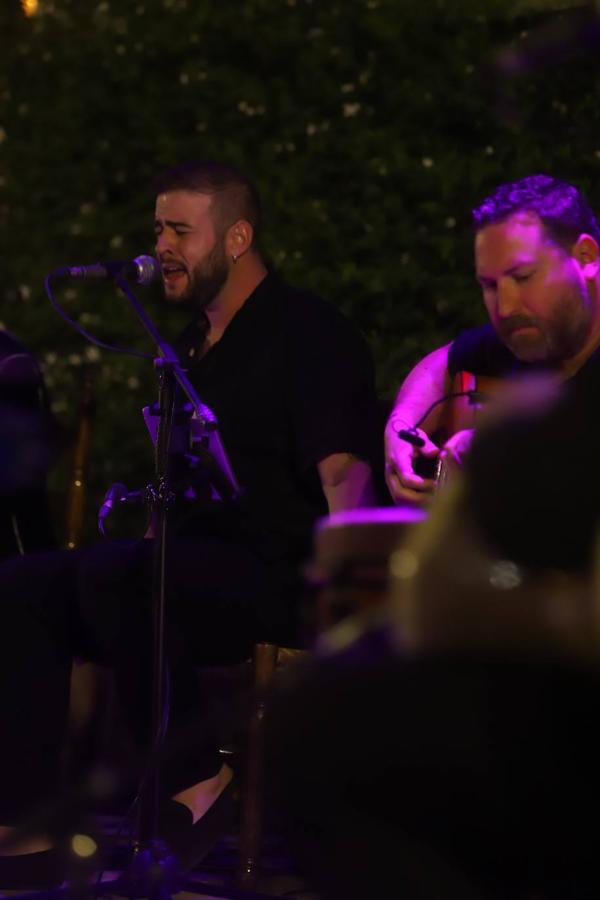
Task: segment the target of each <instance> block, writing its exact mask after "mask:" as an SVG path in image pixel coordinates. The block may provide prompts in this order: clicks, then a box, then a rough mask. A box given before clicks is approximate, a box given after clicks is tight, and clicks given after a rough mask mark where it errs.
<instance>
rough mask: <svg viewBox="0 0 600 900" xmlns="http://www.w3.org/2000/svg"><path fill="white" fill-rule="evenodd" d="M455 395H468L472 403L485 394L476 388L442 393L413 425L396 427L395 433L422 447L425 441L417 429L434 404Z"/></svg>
mask: <svg viewBox="0 0 600 900" xmlns="http://www.w3.org/2000/svg"><path fill="white" fill-rule="evenodd" d="M457 397H468V398H469V400H470V401H471V403H472V404H475V403H480V402H481V401H482V400H484V399H485V395H484V394H482V393H481V391H477V390H471V391H453V392H452V393H450V394H444V396H443V397H439V398H438V399H437V400H434V401H433V403H432V404H431V405H430V406H429V407H428V408H427V409H426V410H425V412H424V413H423V415H422V416H421V418H420V419H419V420H418V421H417V422H416V423H415V424H414V425H411V426H410V428H400V429H398V431H397V432H396V434H397V435H398V437H399V438H401V439H402V440H403V441H406V442H407V443H409V444H412V445H413V447H423V446H424V445H425V441H424V439H423V438H422V437H421V436H420V435H419V434H417V430H418V429H419V428H420V427H421V425H422V424H423V422H424V421H425V419H426V418H427V416H428V415H429V414H430V413H431V412H432V411H433V410H434V409H435V408H436V406H439V405H440V403H445V402H446V401H447V400H454V399H455V398H457Z"/></svg>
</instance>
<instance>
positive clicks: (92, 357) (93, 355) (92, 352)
mask: <svg viewBox="0 0 600 900" xmlns="http://www.w3.org/2000/svg"><path fill="white" fill-rule="evenodd" d="M83 355H84V356H85V361H86V362H91V363H95V362H98V360H99V359H100V356H101V354H100V351H99V350H98V348H97V347H93V346H92V347H86V348H85V350H84V352H83Z"/></svg>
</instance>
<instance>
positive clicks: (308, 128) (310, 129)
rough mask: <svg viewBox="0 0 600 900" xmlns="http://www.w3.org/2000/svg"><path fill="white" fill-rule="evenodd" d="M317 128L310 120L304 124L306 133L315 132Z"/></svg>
mask: <svg viewBox="0 0 600 900" xmlns="http://www.w3.org/2000/svg"><path fill="white" fill-rule="evenodd" d="M318 130H319V129H318V128H317V126H316V125H314V124H313V123H312V122H309V123H308V125H307V126H306V133H307V134H308V135H312V134H316V133H317V131H318Z"/></svg>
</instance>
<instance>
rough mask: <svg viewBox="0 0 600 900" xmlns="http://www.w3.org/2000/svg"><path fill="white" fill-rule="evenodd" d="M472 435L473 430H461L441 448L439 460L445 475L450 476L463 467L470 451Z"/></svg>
mask: <svg viewBox="0 0 600 900" xmlns="http://www.w3.org/2000/svg"><path fill="white" fill-rule="evenodd" d="M474 434H475V431H474V429H473V428H463V429H462V430H461V431H457V432H456V434H453V435H452V437H451V438H449V439H448V440H447V441H446V443H445V444H444V446H443V447H442V451H441V453H440V459H442V460H443V463H444V469H445V471H446V474H447V475H451V474H452V472H454V471H456V470H457V469H461V468H462V467H463V465H464V462H465V458H466V457H467V456H468V454H469V451H470V449H471V444H472V442H473V435H474Z"/></svg>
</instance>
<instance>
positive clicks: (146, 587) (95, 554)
mask: <svg viewBox="0 0 600 900" xmlns="http://www.w3.org/2000/svg"><path fill="white" fill-rule="evenodd" d="M259 229H260V206H259V200H258V195H257V192H256V189H255V188H254V186H253V185H252V184H251V182H250V181H249V179H248V178H247V177H246V176H245V175H244V174H243V173H241V172H240V171H238V170H237V169H235V168H233V167H232V166H229V165H225V164H222V163H217V162H203V161H201V162H192V163H185V164H182V165H178V166H175V167H173V168H171V169H169V170H168V171H166V172H164V173H163V174H162V175H160V176H159V178H158V182H157V199H156V207H155V234H156V255H157V257H158V259H159V261H160V265H161V269H162V277H163V285H164V293H165V297H166V299H167V301H168V302H172V303H185V304H187V306H188V307H189V308H190V309H191V311H192V313H193V320H192V322H191V324H190V326H189V327H188V328H187V329H186V331H185V333H184V334H183V335H182V337H181V340H180V341H179V342H178V344H177V347H178V352H179V354H180V357H181V359H182V360H183V362H184V363H185V365H186V367H187V369H188V374H189V378H190V380H191V381H192V383H193V384H194V386H195V388H196V389H197V391H198V394H199V396H200V398H201V399H202V401H204V402H205V403H207V404H208V406H209V407H210V408H211V409H212V410H213V412H214V413H215V415H216V417H217V419H218V422H219V426H220V432H221V436H222V438H223V441H224V445H225V447H226V450H227V453H228V455H229V458H230V461H231V463H232V467H233V470H234V471H235V473H236V475H237V478H238V481H239V482H240V484H241V485H242V488H243V495H242V498H241V499H240V501H239V502H237V503H234V504H224V503H219V502H213V501H212V500H210V499H208V498H207V500H206V502H199V503H198V504H197V505H196V506H195V507H193V508H192V509H191V511H190V514H189V515H187V516H186V518H185V520H183V521H180V522H179V523H178V526H177V528H176V534H175V536H174V539H173V540H172V541H171V543H170V545H169V548H168V570H167V572H168V585H167V594H168V596H167V619H168V622H167V648H168V656H169V666H170V681H171V689H172V700H171V724H172V726H173V730H174V731H177V730H178V729H181V728H183V727H185V726H186V725H187V724H189V723H190V722H191V721H193V720H194V718H195V717H197V716H198V695H197V692H196V690H195V687H194V685H193V682H192V680H191V678H190V673H191V671H192V669H193V664H202V663H205V664H206V663H213V664H219V663H221V664H222V663H224V662H235V661H240V660H243V659H245V658H247V656H248V654H249V652H250V650H251V647H252V644H253V643H254V642H255V641H256V640H272V641H275V642H278V643H282V642H286V643H288V642H290V641H297V639H298V633H297V632H298V629H297V626H298V619H299V600H300V594H301V587H302V583H301V577H300V566H301V563H302V562H303V561H304V559H305V557H306V555H307V552H308V550H309V546H310V538H311V531H312V525H313V523H314V521H315V520H316V518H317V517H319V516H320V515H323V514H325V513H326V512H328V511H334V510H340V509H347V508H351V507H356V506H362V505H369V504H371V503H372V502H374V492H373V486H372V477H371V471H372V469H371V463H370V460H371V458H372V456H373V449H374V447H375V446H376V444H377V434H376V417H377V410H376V400H375V391H374V377H373V370H372V365H371V360H370V356H369V353H368V350H367V348H366V344H365V342H364V341H363V339H362V338H361V337H360V336H359V335H358V334H357V332H356V331H355V330H354V329H353V328H352V327H351V325H350V324H349V323H348V322H347V321H346V320H345V319H344V318H343V317H342V316H341V314H340V313H339V312H338V311H337V310H336V309H335V308H334V307H332V306H330V305H328V304H327V303H325V302H324V301H323V300H321V299H320V298H319V297H317V296H315V295H313V294H311V293H309V292H306V291H299V290H295V289H292V288H290V287H288V286H286V285H285V284H284V283H283V282H282V281H281V280H280V279H279V278H278V277H277V276H276V275H275V274H273V273H271V272H269V271H268V269H267V266H266V265H265V262H264V260H263V257H262V255H261V252H260V249H259V246H258V234H259ZM151 557H152V541H151V540H143V541H137V542H133V543H126V544H116V543H108V544H104V545H99V546H98V547H96V548H91V549H88V550H84V551H82V552H81V553H78V552H77V551H76V552H75V553H71V554H52V555H49V556H45V557H41V558H38V559H36V560H35V561H33V562H31V561H27V560H25V561H13V562H11V564H10V565H9V564H6V565H5V566H4V568H3V570H2V571H1V572H0V576H1V577H2V579H3V596H2V598H1V600H0V603H1V604H2V613H3V622H4V627H3V632H2V633H3V639H4V640H3V647H2V650H0V665H1V666H5V667H6V675H5V677H4V679H2V681H1V682H0V683H3V685H4V686H5V689H6V697H4V698H3V700H2V701H1V705H0V711H1V714H2V716H3V720H4V727H3V740H2V743H1V745H0V781H1V783H0V823H2V825H4V826H5V830H6V831H7V832H8V833H10V829H9V826H11V825H12V824H13V822H14V821H15V820H16V819H17V817H20V816H22V814H23V813H24V811H25V810H26V809H27V808H28V807H29V806H30V805H31V804H32V803H34V802H35V801H37V800H39V797H40V796H43V795H44V794H45V793H47V792H48V790H49V787H50V785H52V784H53V783H55V782H56V778H57V770H58V763H59V750H60V745H61V741H62V733H63V729H64V718H65V708H66V699H67V685H68V674H69V670H70V665H71V659H72V657H73V655H76V656H78V657H82V658H86V659H93V660H98V661H101V662H104V663H110V664H112V665H113V666H114V667H115V669H116V674H117V683H118V688H119V693H120V697H121V699H122V701H123V702H124V703H125V704H126V706H127V709H128V713H129V717H130V720H131V722H132V725H133V727H134V730H135V731H136V733H137V736H138V739H139V741H140V743H143V742H144V740H145V741H146V742H147V740H148V728H147V723H148V713H149V709H148V705H149V699H150V698H149V681H148V674H147V665H146V663H147V660H145V659H144V654H143V652H141V650H140V647H141V646H142V647H143V646H144V638H143V637H141V636H142V635H144V633H145V631H146V630H147V629H148V618H149V617H148V612H149V600H150V596H151V579H150V572H151V565H150V563H151ZM28 562H29V564H28ZM23 711H26V714H25V715H24V714H23ZM205 744H206V742H205ZM180 749H181V747H180ZM171 762H172V765H170V766H169V765H168V764H167V765H166V767H165V770H164V771H163V773H162V785H163V787H164V791H165V794H166V796H167V798H168V797H171V798H174V799H172V800H171V801H170V802H169V801H167V804H166V812H165V817H164V820H161V829H166V831H165V830H161V835H162V836H163V837H166V838H167V840H168V842H169V843H170V845H171V848H172V849H173V850H174V851H175V852H176V853H177V854H178V855H179V857H180V862H182V863H183V864H184V866H185V867H188V868H189V867H191V866H192V865H193V864H194V863H195V862H196V861H197V860H198V859H199V858H200V857H201V856H202V855H203V854H204V853H205V852H206V851H207V849H208V848H209V847H210V845H211V841H214V839H215V838H216V837H218V836H219V829H220V828H222V827H223V826H224V824H225V823H226V821H227V815H228V808H229V806H230V803H231V797H230V783H231V770H230V769H229V768H228V767H227V766H224V765H222V764H221V761H220V759H219V757H218V755H217V753H216V748H215V747H211V746H202V747H199V746H198V745H197V744H196V743H193V745H192V743H190V744H189V746H186V747H185V749H184V750H183V751H182V752H180V753H178V754H177V756H176V757H175V758H174V759H173V760H172V761H171ZM228 804H229V806H228ZM162 821H164V822H166V823H167V824H166V825H163V824H162ZM17 849H18V852H19V854H20V856H14V855H13V856H12V857H8V856H5V857H4V858H2V859H0V885H2V886H3V887H8V886H18V887H29V886H35V885H36V884H37V885H39V884H43V883H44V879H46V883H47V881H48V880H50V876H51V874H52V873H53V872H55V870H56V865H57V859H56V854H54V853H53V850H52V848H51V846H50V845H49V842H48V841H46V840H44V839H37V838H36V839H32V840H29V841H28V843H27V844H23V843H22V844H21V845H20V846H19V847H18V848H17ZM14 851H15V848H14V847H13V848H12V851H9V852H12V853H13V854H14ZM0 852H1V851H0ZM3 873H4V874H3Z"/></svg>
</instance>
